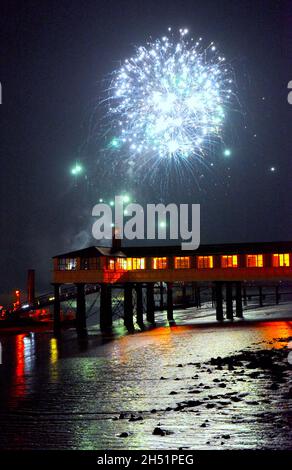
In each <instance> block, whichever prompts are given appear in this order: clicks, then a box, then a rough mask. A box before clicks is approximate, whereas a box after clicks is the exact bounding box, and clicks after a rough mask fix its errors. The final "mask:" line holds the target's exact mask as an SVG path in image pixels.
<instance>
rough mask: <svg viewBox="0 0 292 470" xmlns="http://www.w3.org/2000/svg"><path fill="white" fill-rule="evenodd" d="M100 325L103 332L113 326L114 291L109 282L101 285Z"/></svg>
mask: <svg viewBox="0 0 292 470" xmlns="http://www.w3.org/2000/svg"><path fill="white" fill-rule="evenodd" d="M99 311H100V314H99V326H100V330H101V331H102V332H106V331H108V330H110V329H111V328H112V322H113V319H112V291H111V287H110V286H109V285H108V284H105V283H102V284H101V285H100V307H99Z"/></svg>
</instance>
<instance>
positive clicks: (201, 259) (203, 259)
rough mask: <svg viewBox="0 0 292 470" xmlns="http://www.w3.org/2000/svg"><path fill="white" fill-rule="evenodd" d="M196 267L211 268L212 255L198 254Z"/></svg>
mask: <svg viewBox="0 0 292 470" xmlns="http://www.w3.org/2000/svg"><path fill="white" fill-rule="evenodd" d="M198 268H199V269H208V268H213V256H198Z"/></svg>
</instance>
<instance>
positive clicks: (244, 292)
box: [243, 285, 247, 307]
mask: <svg viewBox="0 0 292 470" xmlns="http://www.w3.org/2000/svg"><path fill="white" fill-rule="evenodd" d="M243 305H244V306H245V307H246V306H247V296H246V286H245V285H244V286H243Z"/></svg>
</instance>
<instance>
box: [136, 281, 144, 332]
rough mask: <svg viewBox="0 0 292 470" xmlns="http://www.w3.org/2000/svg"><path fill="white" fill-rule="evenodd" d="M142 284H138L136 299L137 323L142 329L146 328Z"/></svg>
mask: <svg viewBox="0 0 292 470" xmlns="http://www.w3.org/2000/svg"><path fill="white" fill-rule="evenodd" d="M142 289H143V288H142V284H141V283H140V282H139V283H137V284H136V298H137V323H138V325H139V327H140V328H141V329H143V328H144V321H143V290H142Z"/></svg>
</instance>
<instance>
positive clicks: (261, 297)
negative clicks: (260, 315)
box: [259, 286, 263, 307]
mask: <svg viewBox="0 0 292 470" xmlns="http://www.w3.org/2000/svg"><path fill="white" fill-rule="evenodd" d="M259 302H260V307H262V306H263V288H262V286H259Z"/></svg>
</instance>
